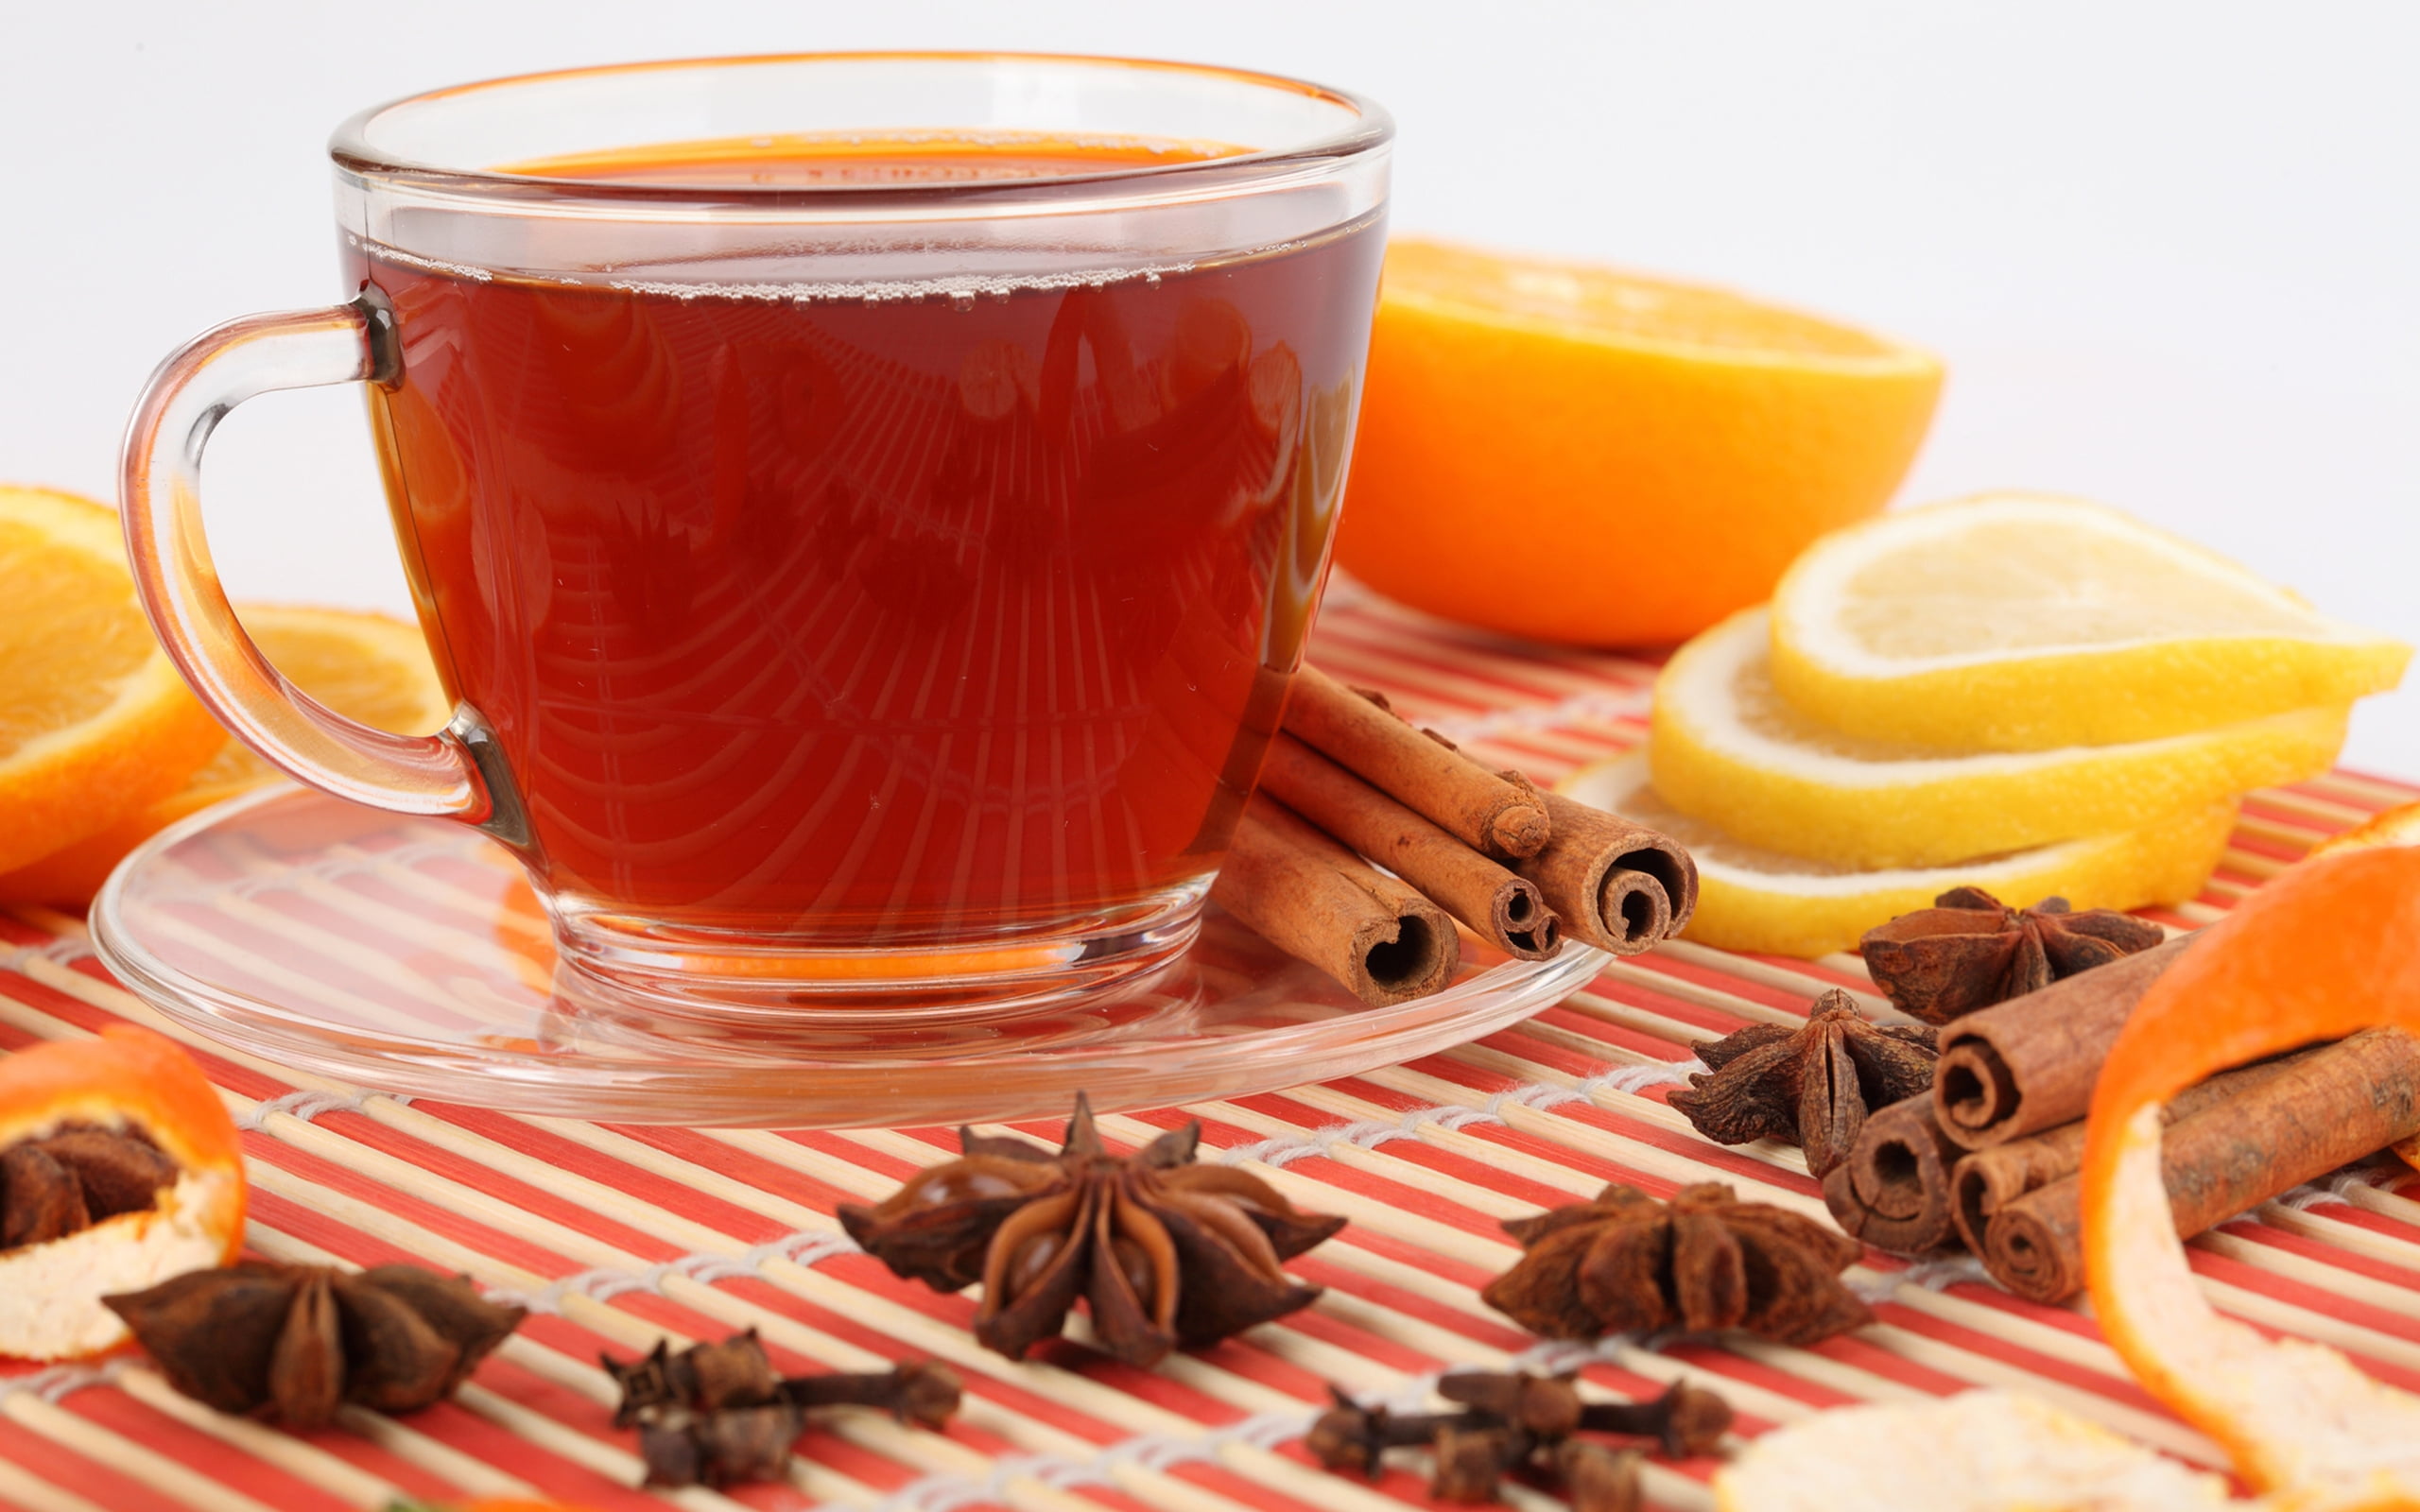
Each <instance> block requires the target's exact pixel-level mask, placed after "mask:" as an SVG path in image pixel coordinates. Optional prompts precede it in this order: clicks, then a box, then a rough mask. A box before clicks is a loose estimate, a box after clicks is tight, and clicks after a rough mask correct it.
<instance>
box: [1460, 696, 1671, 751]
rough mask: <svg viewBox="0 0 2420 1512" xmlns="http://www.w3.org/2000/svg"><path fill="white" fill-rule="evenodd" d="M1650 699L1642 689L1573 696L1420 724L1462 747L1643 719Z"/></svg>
mask: <svg viewBox="0 0 2420 1512" xmlns="http://www.w3.org/2000/svg"><path fill="white" fill-rule="evenodd" d="M1650 702H1651V695H1650V694H1649V692H1648V690H1647V689H1645V688H1635V689H1632V690H1629V691H1627V692H1623V693H1575V694H1573V695H1572V696H1569V697H1567V698H1564V699H1560V700H1558V701H1556V702H1554V703H1547V704H1532V705H1530V707H1528V708H1523V709H1496V710H1493V711H1491V712H1489V713H1483V714H1473V715H1469V716H1466V717H1463V718H1459V719H1457V718H1444V719H1431V720H1426V721H1425V722H1424V723H1425V724H1426V727H1427V728H1428V729H1430V730H1435V731H1437V733H1439V734H1441V735H1443V736H1444V737H1445V738H1446V739H1447V740H1450V741H1452V742H1454V743H1455V744H1456V745H1462V744H1464V743H1467V742H1470V741H1475V740H1493V739H1495V737H1496V736H1498V735H1511V734H1521V733H1526V732H1528V731H1530V730H1552V729H1553V728H1555V727H1556V726H1557V725H1567V724H1571V723H1573V722H1574V721H1576V720H1582V719H1593V720H1596V721H1598V722H1599V723H1603V724H1613V723H1617V722H1619V721H1621V720H1624V719H1644V718H1645V717H1647V711H1648V707H1649V704H1650Z"/></svg>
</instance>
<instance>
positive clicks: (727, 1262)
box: [488, 1229, 858, 1314]
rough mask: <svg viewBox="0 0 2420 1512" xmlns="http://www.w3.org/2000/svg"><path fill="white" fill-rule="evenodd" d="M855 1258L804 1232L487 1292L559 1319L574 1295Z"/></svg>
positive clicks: (851, 1244) (834, 1240)
mask: <svg viewBox="0 0 2420 1512" xmlns="http://www.w3.org/2000/svg"><path fill="white" fill-rule="evenodd" d="M857 1252H858V1250H857V1242H856V1240H854V1239H852V1238H850V1237H849V1236H848V1235H847V1234H841V1233H834V1232H832V1231H830V1230H829V1229H799V1230H798V1231H797V1232H795V1233H788V1234H784V1235H783V1236H782V1237H781V1238H779V1239H773V1240H768V1241H767V1242H766V1243H764V1244H761V1245H757V1246H753V1247H752V1248H750V1249H748V1250H746V1251H744V1252H743V1253H740V1254H736V1255H733V1254H726V1253H724V1252H722V1251H720V1250H714V1249H700V1250H696V1251H693V1252H692V1253H690V1254H686V1255H680V1256H676V1257H675V1258H673V1259H671V1260H667V1261H664V1262H661V1263H657V1264H653V1265H649V1266H648V1267H647V1269H645V1270H637V1271H631V1270H615V1269H614V1268H612V1267H610V1266H600V1267H598V1268H596V1269H595V1270H584V1271H580V1272H579V1273H577V1274H575V1275H570V1276H565V1277H563V1278H562V1279H561V1280H554V1281H549V1282H548V1283H546V1284H545V1285H544V1286H542V1287H540V1288H539V1289H538V1290H536V1291H534V1292H518V1291H514V1290H513V1289H511V1288H510V1287H504V1286H499V1287H492V1288H489V1289H488V1295H489V1296H491V1297H495V1298H496V1299H497V1300H499V1301H507V1302H517V1303H519V1304H520V1305H521V1306H523V1307H526V1308H527V1309H529V1311H531V1312H533V1313H547V1314H561V1313H562V1307H563V1298H564V1297H570V1296H573V1295H578V1296H580V1297H589V1298H591V1299H592V1300H595V1301H599V1302H608V1301H611V1300H613V1299H614V1297H621V1296H623V1295H625V1294H627V1293H630V1292H657V1293H661V1292H662V1291H663V1290H664V1283H665V1282H666V1280H670V1279H671V1278H673V1277H675V1276H679V1277H683V1278H684V1279H686V1280H693V1281H699V1282H702V1283H704V1284H706V1285H709V1286H710V1285H713V1284H714V1283H715V1282H717V1281H724V1280H749V1279H751V1278H753V1277H756V1276H758V1275H760V1274H762V1271H763V1268H764V1265H765V1263H766V1262H767V1261H769V1260H787V1261H789V1262H790V1263H793V1264H798V1265H807V1266H814V1265H821V1263H824V1262H825V1261H827V1260H830V1259H831V1258H832V1257H833V1256H835V1255H854V1254H856V1253H857Z"/></svg>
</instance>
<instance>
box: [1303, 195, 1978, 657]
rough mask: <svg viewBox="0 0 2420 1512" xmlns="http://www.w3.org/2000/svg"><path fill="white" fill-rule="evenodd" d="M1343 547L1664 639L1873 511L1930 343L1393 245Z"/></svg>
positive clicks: (1449, 587)
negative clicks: (1920, 345)
mask: <svg viewBox="0 0 2420 1512" xmlns="http://www.w3.org/2000/svg"><path fill="white" fill-rule="evenodd" d="M1368 374H1369V376H1368V379H1367V381H1366V384H1365V386H1364V388H1363V392H1362V398H1361V424H1360V433H1359V438H1358V439H1357V443H1356V446H1355V449H1354V453H1353V480H1352V486H1351V489H1350V490H1349V495H1348V502H1347V504H1346V507H1345V509H1344V512H1343V515H1342V517H1341V520H1340V524H1339V525H1338V532H1339V533H1338V536H1337V546H1336V553H1337V560H1338V561H1339V562H1340V563H1342V564H1343V566H1344V567H1345V568H1346V569H1347V570H1349V571H1351V572H1352V573H1353V574H1355V575H1356V576H1358V577H1360V578H1361V579H1362V580H1363V581H1365V582H1367V583H1368V584H1369V585H1370V586H1371V587H1373V588H1375V589H1376V590H1378V591H1379V592H1380V593H1386V594H1388V595H1390V596H1391V597H1394V598H1398V599H1401V600H1403V601H1404V602H1405V603H1407V604H1410V605H1412V606H1413V607H1415V608H1418V609H1423V610H1428V611H1429V612H1430V613H1433V614H1442V615H1443V616H1444V617H1446V618H1448V619H1454V620H1461V621H1464V622H1466V623H1468V624H1473V625H1482V626H1486V627H1489V628H1491V629H1498V630H1508V631H1511V632H1513V633H1514V634H1517V635H1527V636H1534V637H1538V638H1541V639H1545V640H1552V641H1568V642H1579V643H1583V644H1640V643H1646V642H1671V641H1677V640H1680V639H1682V638H1684V637H1685V636H1689V635H1694V634H1696V633H1697V632H1698V631H1700V630H1702V629H1704V628H1705V627H1707V626H1709V625H1712V624H1713V623H1715V622H1716V621H1717V620H1720V618H1722V617H1723V616H1724V615H1726V614H1729V613H1731V612H1732V611H1733V610H1740V609H1745V608H1746V607H1747V606H1749V605H1751V604H1755V603H1758V602H1760V601H1762V600H1763V599H1765V598H1766V597H1768V596H1769V595H1770V594H1771V593H1772V588H1773V584H1774V582H1775V581H1776V580H1777V579H1779V577H1780V576H1781V574H1782V569H1784V568H1785V567H1787V566H1789V563H1790V560H1791V558H1795V557H1796V556H1797V555H1798V553H1799V551H1800V549H1801V548H1803V547H1805V546H1806V544H1807V543H1808V542H1809V541H1813V540H1814V539H1815V538H1816V537H1818V536H1820V535H1822V534H1824V532H1825V531H1827V530H1831V529H1833V528H1835V527H1837V526H1841V525H1845V524H1851V523H1852V522H1855V521H1858V520H1861V519H1863V518H1865V517H1866V516H1867V515H1870V514H1872V513H1874V512H1875V511H1876V509H1879V508H1880V507H1882V505H1883V503H1884V501H1885V500H1887V499H1888V498H1889V497H1890V496H1891V493H1892V490H1894V489H1896V488H1897V487H1898V486H1899V480H1900V477H1901V476H1902V475H1903V474H1904V473H1905V472H1907V469H1908V464H1909V463H1910V460H1912V459H1913V458H1914V456H1915V453H1916V447H1917V445H1918V443H1919V442H1921V441H1922V440H1923V439H1924V435H1925V430H1926V427H1927V425H1928V424H1929V423H1930V422H1931V420H1932V411H1933V402H1934V400H1935V399H1936V398H1937V397H1938V396H1939V394H1940V391H1941V380H1942V366H1941V363H1940V362H1939V361H1938V360H1937V359H1935V358H1934V357H1932V356H1931V355H1929V354H1928V353H1926V352H1918V351H1916V350H1914V349H1912V348H1910V347H1906V346H1902V345H1900V344H1898V343H1896V342H1893V341H1889V340H1886V339H1884V338H1882V337H1880V336H1876V335H1869V334H1868V333H1866V332H1863V331H1858V330H1854V329H1852V328H1850V327H1848V326H1844V325H1839V324H1836V323H1834V322H1832V321H1829V320H1825V319H1821V318H1817V317H1814V316H1809V315H1802V314H1800V313H1798V312H1797V311H1794V310H1786V309H1782V308H1779V307H1777V306H1774V305H1772V304H1767V303H1764V302H1762V301H1756V300H1753V299H1749V298H1746V297H1744V296H1741V295H1737V294H1734V293H1731V292H1729V291H1727V290H1723V289H1717V288H1706V287H1702V286H1698V285H1693V284H1687V283H1671V282H1668V281H1666V280H1663V279H1654V278H1645V277H1641V276H1638V275H1636V274H1631V273H1623V272H1617V271H1616V270H1614V269H1611V268H1606V267H1598V266H1590V265H1587V264H1583V263H1567V262H1556V261H1551V260H1548V259H1546V258H1538V257H1523V256H1517V255H1513V254H1510V253H1497V252H1489V251H1481V250H1478V249H1473V248H1468V247H1456V246H1450V245H1447V244H1444V243H1441V242H1431V241H1420V240H1406V239H1398V240H1396V241H1393V242H1392V243H1390V244H1389V246H1388V248H1387V266H1386V278H1385V282H1384V283H1383V285H1382V287H1381V288H1380V291H1379V296H1378V311H1377V318H1376V323H1375V325H1374V328H1373V330H1372V333H1371V345H1370V361H1369V369H1368Z"/></svg>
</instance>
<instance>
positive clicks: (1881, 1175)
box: [1824, 1097, 1959, 1255]
mask: <svg viewBox="0 0 2420 1512" xmlns="http://www.w3.org/2000/svg"><path fill="white" fill-rule="evenodd" d="M1958 1155H1959V1150H1958V1146H1957V1145H1955V1144H1952V1143H1949V1141H1947V1140H1945V1139H1944V1138H1943V1137H1942V1133H1941V1129H1940V1127H1939V1126H1938V1125H1935V1124H1934V1122H1933V1114H1932V1105H1931V1104H1930V1103H1928V1102H1927V1101H1926V1100H1925V1099H1924V1098H1922V1097H1910V1098H1909V1099H1908V1100H1907V1101H1906V1102H1902V1103H1893V1104H1892V1105H1891V1106H1890V1107H1888V1108H1883V1109H1882V1110H1881V1111H1879V1112H1877V1113H1876V1114H1874V1115H1873V1116H1872V1117H1870V1118H1868V1119H1867V1120H1866V1121H1865V1127H1864V1128H1863V1129H1861V1130H1860V1131H1858V1138H1857V1143H1856V1144H1855V1145H1854V1146H1852V1147H1851V1148H1850V1151H1849V1158H1848V1159H1847V1160H1843V1161H1841V1163H1840V1164H1839V1165H1836V1166H1834V1167H1833V1168H1832V1170H1831V1172H1830V1174H1829V1175H1827V1176H1825V1177H1824V1206H1825V1207H1827V1208H1829V1209H1831V1210H1832V1217H1833V1218H1834V1220H1836V1221H1837V1222H1838V1223H1839V1224H1840V1226H1841V1228H1842V1229H1845V1230H1847V1231H1848V1232H1849V1234H1851V1235H1852V1236H1854V1237H1855V1238H1858V1239H1861V1240H1863V1241H1865V1242H1866V1243H1867V1244H1869V1245H1872V1246H1875V1247H1876V1248H1877V1249H1888V1250H1890V1251H1892V1252H1893V1254H1900V1255H1921V1254H1925V1253H1927V1251H1930V1250H1935V1249H1939V1248H1941V1247H1942V1246H1944V1245H1947V1244H1951V1243H1954V1242H1955V1241H1956V1239H1957V1237H1958V1226H1957V1224H1956V1222H1955V1221H1954V1219H1953V1218H1952V1216H1951V1211H1950V1208H1951V1204H1950V1181H1949V1173H1950V1169H1951V1165H1952V1163H1953V1162H1954V1161H1955V1160H1957V1159H1958Z"/></svg>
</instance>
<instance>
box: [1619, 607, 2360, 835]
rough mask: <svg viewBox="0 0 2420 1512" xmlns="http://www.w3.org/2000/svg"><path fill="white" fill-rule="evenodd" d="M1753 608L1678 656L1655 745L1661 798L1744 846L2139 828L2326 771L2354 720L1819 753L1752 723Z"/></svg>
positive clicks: (1665, 685)
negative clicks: (1935, 749)
mask: <svg viewBox="0 0 2420 1512" xmlns="http://www.w3.org/2000/svg"><path fill="white" fill-rule="evenodd" d="M1768 644H1769V642H1768V639H1767V635H1766V628H1765V617H1764V613H1763V611H1762V610H1746V611H1744V612H1742V613H1740V614H1737V615H1735V616H1733V617H1732V618H1731V619H1730V620H1727V621H1725V622H1724V623H1723V624H1721V625H1720V626H1717V627H1715V628H1714V629H1712V630H1709V631H1707V632H1706V633H1705V634H1704V635H1703V636H1701V637H1699V638H1698V639H1697V640H1695V641H1693V642H1691V643H1689V644H1687V645H1685V646H1684V647H1683V648H1682V649H1681V650H1680V651H1679V652H1678V653H1676V654H1675V655H1674V656H1673V658H1672V660H1671V661H1670V662H1668V663H1667V664H1666V666H1665V669H1664V672H1663V674H1662V676H1661V677H1660V678H1659V679H1657V682H1656V691H1655V707H1654V713H1653V716H1652V726H1651V729H1652V736H1651V741H1650V743H1649V750H1650V752H1651V760H1652V762H1653V765H1654V773H1655V788H1656V791H1657V792H1658V793H1660V794H1662V795H1663V797H1664V798H1665V799H1667V800H1668V802H1670V803H1671V804H1672V806H1673V807H1675V808H1677V809H1679V810H1681V811H1682V812H1683V813H1685V814H1688V815H1691V816H1695V817H1698V818H1701V819H1703V820H1705V821H1707V822H1708V823H1711V824H1714V825H1717V826H1720V828H1721V829H1723V830H1725V831H1727V832H1729V833H1732V834H1734V835H1736V836H1737V837H1738V838H1739V839H1741V840H1744V841H1747V842H1749V843H1750V844H1752V845H1757V846H1762V847H1765V848H1767V849H1769V850H1772V851H1782V852H1784V853H1786V854H1789V855H1796V856H1803V857H1806V858H1807V859H1809V860H1813V861H1821V862H1826V863H1830V864H1833V865H1837V866H1846V867H1857V868H1867V869H1874V868H1890V867H1931V866H1941V865H1945V864H1948V863H1952V862H1957V861H1961V860H1963V859H1965V858H1968V857H1972V856H1980V855H1995V854H1998V853H2001V852H2003V851H2023V850H2030V849H2031V848H2033V847H2035V846H2043V845H2051V844H2055V843H2057V842H2059V841H2062V840H2071V839H2075V838H2077V837H2079V836H2083V835H2093V834H2109V833H2117V832H2119V831H2124V830H2130V829H2134V828H2136V827H2138V826H2140V825H2142V824H2143V823H2145V822H2146V821H2147V820H2148V819H2150V818H2152V817H2153V816H2159V815H2165V814H2175V813H2180V812H2184V811H2187V810H2192V809H2198V808H2201V807H2203V806H2204V805H2206V804H2209V803H2212V802H2214V801H2216V800H2218V799H2221V798H2223V797H2225V796H2227V795H2229V794H2235V793H2242V792H2246V791H2249V790H2251V789H2253V788H2256V787H2271V786H2275V785H2278V784H2280V783H2286V782H2300V781H2302V780H2304V779H2306V778H2308V777H2313V776H2316V775H2317V774H2319V773H2321V772H2324V771H2325V770H2327V768H2328V766H2329V765H2330V764H2332V763H2333V762H2334V761H2335V759H2336V755H2337V752H2338V751H2339V750H2341V749H2342V747H2343V743H2344V732H2345V726H2346V722H2347V719H2348V713H2349V712H2348V711H2347V710H2345V709H2342V708H2318V709H2303V710H2296V711H2293V712H2291V713H2283V714H2274V715H2271V716H2269V717H2267V718H2264V719H2257V720H2252V721H2248V722H2246V723H2243V724H2239V725H2232V726H2228V727H2225V728H2222V729H2218V730H2206V731H2203V732H2200V733H2195V734H2188V735H2173V736H2169V737H2166V738H2164V739H2160V740H2149V741H2136V742H2131V743H2128V744H2124V745H2117V746H2095V747H2066V748H2062V749H2056V750H2048V751H2019V752H1987V753H1982V754H1977V755H1967V756H1943V755H1934V754H1925V753H1912V752H1908V751H1905V750H1898V749H1893V748H1891V747H1876V748H1874V749H1873V750H1871V751H1860V750H1857V749H1856V747H1857V746H1858V743H1857V742H1854V741H1845V742H1835V745H1836V746H1837V747H1847V748H1845V749H1843V748H1833V749H1826V748H1824V747H1823V746H1820V745H1817V744H1814V743H1813V742H1812V739H1811V738H1802V736H1801V735H1798V734H1792V733H1789V732H1788V731H1784V732H1779V733H1776V732H1772V731H1769V730H1757V729H1754V728H1751V727H1750V726H1749V725H1748V724H1746V723H1745V722H1744V721H1743V720H1742V719H1741V718H1740V716H1739V703H1738V698H1737V691H1736V690H1737V689H1739V688H1742V687H1745V688H1747V689H1749V690H1750V691H1751V692H1752V693H1755V692H1756V691H1757V682H1758V679H1760V678H1761V676H1762V670H1761V664H1762V661H1763V658H1764V657H1765V654H1766V647H1767V645H1768Z"/></svg>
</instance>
